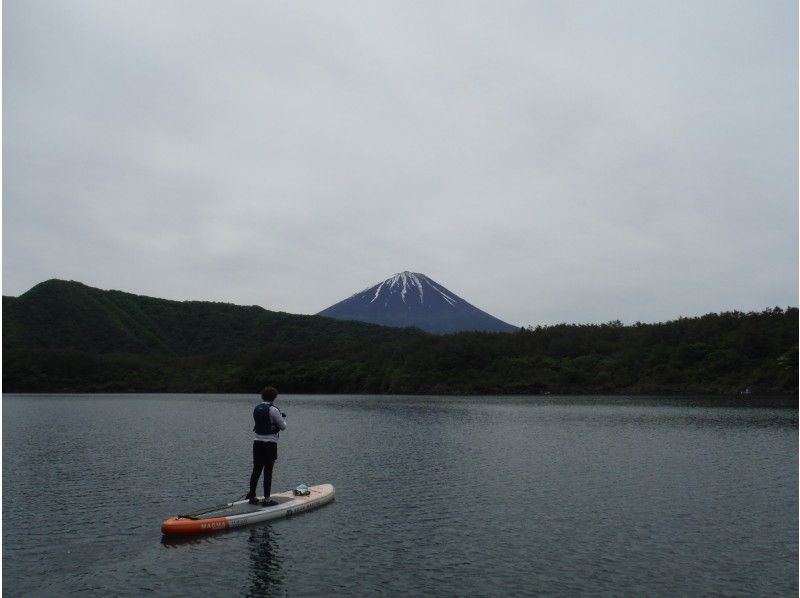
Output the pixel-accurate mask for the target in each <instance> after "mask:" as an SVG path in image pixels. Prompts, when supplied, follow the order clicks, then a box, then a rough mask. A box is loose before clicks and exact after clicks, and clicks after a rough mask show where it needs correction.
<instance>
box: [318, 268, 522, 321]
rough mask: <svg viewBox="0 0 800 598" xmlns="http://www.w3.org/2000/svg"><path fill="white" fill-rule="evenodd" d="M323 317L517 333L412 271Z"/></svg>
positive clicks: (359, 295)
mask: <svg viewBox="0 0 800 598" xmlns="http://www.w3.org/2000/svg"><path fill="white" fill-rule="evenodd" d="M319 315H322V316H329V317H333V318H338V319H343V320H361V321H365V322H373V323H375V324H383V325H385V326H417V327H419V328H422V329H423V330H428V331H430V332H458V331H462V330H488V331H502V332H511V331H514V330H516V327H515V326H512V325H511V324H506V323H505V322H503V321H501V320H498V319H497V318H495V317H494V316H491V315H489V314H487V313H485V312H483V311H481V310H480V309H478V308H477V307H474V306H473V305H471V304H470V303H468V302H466V301H464V300H463V299H461V298H460V297H459V296H458V295H456V294H455V293H453V292H451V291H449V290H448V289H446V288H445V287H444V286H442V285H441V284H439V283H437V282H436V281H434V280H432V279H430V278H428V277H427V276H426V275H425V274H421V273H419V272H410V271H408V270H405V271H403V272H399V273H397V274H395V275H393V276H390V277H389V278H387V279H386V280H384V281H383V282H380V283H378V284H376V285H374V286H371V287H369V288H366V289H364V290H363V291H361V292H359V293H356V294H355V295H353V296H351V297H350V298H348V299H345V300H344V301H340V302H339V303H337V304H335V305H332V306H331V307H329V308H327V309H325V310H323V311H321V312H320V313H319Z"/></svg>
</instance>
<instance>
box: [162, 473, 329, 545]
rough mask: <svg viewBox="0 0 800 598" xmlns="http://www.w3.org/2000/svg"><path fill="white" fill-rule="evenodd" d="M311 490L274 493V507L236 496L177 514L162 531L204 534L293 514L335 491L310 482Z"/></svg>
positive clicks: (323, 501) (319, 503) (326, 499)
mask: <svg viewBox="0 0 800 598" xmlns="http://www.w3.org/2000/svg"><path fill="white" fill-rule="evenodd" d="M308 490H309V494H308V495H307V496H295V494H294V492H293V491H292V490H288V491H286V492H281V493H280V494H273V495H272V496H270V500H273V501H275V502H276V503H278V504H276V505H274V506H271V507H262V506H260V505H251V504H250V503H249V502H248V501H247V500H237V501H236V502H232V503H228V504H226V505H221V506H219V507H216V508H214V509H210V510H207V511H203V512H202V513H196V514H188V515H176V516H175V517H170V518H169V519H167V520H166V521H164V523H162V524H161V532H162V533H164V534H167V535H182V534H204V533H208V532H215V531H219V530H224V529H230V528H234V527H242V526H245V525H250V524H251V523H258V522H260V521H269V520H270V519H278V518H280V517H290V516H292V515H297V514H298V513H302V512H303V511H308V510H310V509H315V508H317V507H321V506H322V505H324V504H327V503H329V502H331V501H332V500H333V498H334V496H335V494H336V492H335V491H334V488H333V486H332V485H331V484H320V485H318V486H309V487H308Z"/></svg>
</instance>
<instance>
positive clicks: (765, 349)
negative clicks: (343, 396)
mask: <svg viewBox="0 0 800 598" xmlns="http://www.w3.org/2000/svg"><path fill="white" fill-rule="evenodd" d="M392 280H393V279H389V280H388V281H386V282H385V283H384V284H383V287H382V288H374V290H372V295H371V297H372V298H374V297H376V296H377V297H378V299H376V300H375V301H374V303H378V301H380V300H383V301H385V302H386V303H387V304H391V303H392V301H394V300H395V299H396V297H395V299H393V298H392V295H391V294H390V293H388V291H392V290H393V291H394V294H395V295H399V297H400V298H399V301H400V303H401V304H403V299H405V301H406V302H408V301H410V300H411V299H412V298H415V297H416V298H417V300H419V299H420V297H417V294H420V295H421V299H422V302H424V303H422V302H420V303H421V304H427V303H430V302H432V301H433V298H434V297H437V296H441V301H444V302H445V303H447V304H448V305H450V306H454V305H455V304H456V303H457V301H458V298H457V297H456V296H454V295H453V294H452V293H449V292H448V291H447V289H445V288H444V287H442V286H441V285H438V284H436V283H435V282H433V281H430V286H429V285H428V283H426V282H424V281H423V280H422V279H421V278H420V276H419V275H416V281H415V280H414V279H412V278H411V276H410V275H409V274H406V276H405V286H404V285H403V277H402V276H401V275H398V278H397V281H396V282H395V284H394V288H392ZM417 282H418V283H419V285H418V286H417ZM412 284H413V286H414V287H415V289H416V291H417V293H415V292H414V291H413V289H412V288H411V285H412ZM433 285H435V286H436V289H438V290H431V289H432V288H433ZM387 286H388V289H387V288H386V287H387ZM378 287H381V285H378ZM404 288H405V294H403V289H404ZM445 295H446V296H447V298H445V297H444V296H445ZM448 299H449V300H448ZM406 305H407V303H406ZM797 339H798V310H797V308H796V307H793V308H787V309H786V310H782V309H780V308H773V309H767V310H765V311H763V312H761V313H746V314H745V313H741V312H732V313H728V312H726V313H723V314H718V315H717V314H708V315H706V316H702V317H699V318H681V319H680V320H676V321H674V322H666V323H661V324H638V323H637V324H636V325H634V326H622V325H621V324H620V323H619V322H611V323H608V324H600V325H569V324H559V325H556V326H545V327H541V326H537V327H536V328H535V329H534V328H530V327H528V328H524V329H519V330H518V331H517V332H516V333H515V334H496V333H487V332H471V333H462V334H458V335H434V334H428V333H426V332H423V331H421V330H419V329H418V328H391V327H384V326H376V325H375V324H369V323H365V322H348V321H340V320H336V319H333V318H327V317H320V316H302V315H292V314H287V313H280V312H271V311H268V310H265V309H262V308H260V307H256V306H239V305H232V304H229V303H212V302H204V301H170V300H166V299H157V298H154V297H144V296H141V295H133V294H130V293H123V292H120V291H104V290H100V289H96V288H92V287H89V286H86V285H84V284H81V283H79V282H67V281H63V280H49V281H47V282H43V283H41V284H39V285H36V286H35V287H34V288H32V289H31V290H29V291H28V292H27V293H24V294H22V295H20V296H19V297H3V351H2V362H3V364H2V365H3V368H2V370H3V392H58V393H69V392H225V393H241V392H247V393H253V392H258V391H259V390H260V389H261V388H263V387H264V386H265V385H266V384H271V385H274V386H276V387H277V388H278V389H279V390H280V391H281V392H283V393H367V394H376V393H381V394H383V393H386V394H407V393H410V394H482V395H488V394H540V393H548V392H549V393H553V394H559V393H560V394H586V393H588V394H602V393H628V394H629V393H638V394H642V393H644V394H648V393H649V394H659V393H682V394H697V393H724V394H728V393H737V394H738V393H739V392H741V391H743V390H746V389H750V390H751V391H752V393H753V394H755V393H757V392H788V393H790V394H791V395H792V397H793V398H792V399H791V400H792V401H794V403H793V404H795V405H796V400H797V399H796V397H797V380H798V377H797V365H798V357H797V346H798V345H797Z"/></svg>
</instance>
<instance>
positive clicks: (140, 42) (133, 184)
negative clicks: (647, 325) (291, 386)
mask: <svg viewBox="0 0 800 598" xmlns="http://www.w3.org/2000/svg"><path fill="white" fill-rule="evenodd" d="M797 25H798V14H797V3H796V2H794V1H790V0H787V1H779V0H771V1H769V2H765V1H764V0H755V1H752V2H736V1H730V0H719V1H714V2H707V1H696V0H695V1H684V2H665V1H664V0H656V1H654V2H648V1H644V0H632V1H629V2H616V1H600V2H583V1H582V2H574V3H573V2H565V1H564V0H553V1H533V0H526V1H524V2H503V1H495V0H492V1H488V0H487V1H483V2H464V1H461V0H458V1H452V2H443V1H435V2H406V1H401V0H395V1H393V2H361V1H358V2H356V1H353V2H348V1H339V2H320V1H314V2H294V1H291V2H290V1H288V0H287V1H282V2H264V1H263V0H258V1H254V2H245V1H239V2H218V1H217V2H199V1H197V0H191V1H184V2H178V1H172V0H137V1H135V2H133V1H131V0H123V1H113V0H98V1H84V0H62V1H58V2H54V1H37V0H6V1H5V2H3V294H5V295H19V294H21V293H23V292H25V291H26V290H28V289H29V288H30V287H32V286H33V285H35V284H37V283H39V282H41V281H43V280H47V279H49V278H60V279H70V280H78V281H81V282H84V283H86V284H88V285H91V286H96V287H100V288H104V289H119V290H124V291H129V292H133V293H138V294H144V295H151V296H157V297H164V298H169V299H179V300H184V299H200V300H213V301H227V302H232V303H237V304H245V305H253V304H254V305H260V306H263V307H265V308H267V309H273V310H282V311H288V312H293V313H306V314H308V313H316V312H318V311H320V310H322V309H324V308H326V307H328V306H329V305H331V304H333V303H336V302H338V301H339V300H341V299H344V298H345V297H348V296H350V295H352V294H353V293H356V292H357V291H360V290H362V289H364V288H366V287H369V286H371V285H373V284H376V283H378V282H380V281H381V280H383V279H385V278H387V277H389V276H390V275H392V274H394V273H395V272H400V271H403V270H411V271H415V272H422V273H424V274H427V275H428V276H430V277H431V278H433V279H434V280H436V281H438V282H440V283H441V284H443V285H444V286H446V287H448V288H449V289H450V290H451V291H453V292H454V293H456V294H458V295H460V296H461V297H462V298H464V299H466V300H467V301H470V302H471V303H473V304H474V305H476V306H477V307H479V308H481V309H483V310H485V311H488V312H489V313H491V314H492V315H495V316H497V317H499V318H501V319H503V320H506V321H508V322H510V323H513V324H517V325H536V324H548V323H556V322H606V321H609V320H614V319H620V320H622V321H623V322H625V323H632V322H635V321H637V320H639V321H642V322H655V321H663V320H668V319H674V318H677V317H680V316H692V315H699V314H703V313H708V312H716V311H723V310H731V309H739V310H745V311H747V310H760V309H763V308H765V307H768V306H774V305H779V306H784V307H785V306H787V305H797V303H798V296H797V295H798V188H797V178H798V121H797V119H798V107H797V90H798V64H797V56H798V53H797V43H798V40H797Z"/></svg>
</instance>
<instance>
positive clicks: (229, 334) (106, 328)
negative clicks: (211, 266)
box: [3, 279, 398, 356]
mask: <svg viewBox="0 0 800 598" xmlns="http://www.w3.org/2000/svg"><path fill="white" fill-rule="evenodd" d="M397 332H398V331H395V330H391V329H386V328H381V327H379V326H374V325H369V324H364V323H361V322H340V321H336V320H331V319H328V318H320V317H317V316H304V315H295V314H288V313H283V312H273V311H268V310H266V309H263V308H261V307H258V306H255V305H252V306H242V305H233V304H230V303H214V302H210V301H171V300H168V299H158V298H155V297H146V296H142V295H134V294H131V293H124V292H122V291H106V290H102V289H97V288H93V287H90V286H87V285H85V284H82V283H80V282H75V281H65V280H55V279H54V280H48V281H46V282H42V283H40V284H38V285H36V286H35V287H33V288H32V289H30V290H29V291H28V292H26V293H23V294H22V295H20V296H19V297H7V296H4V297H3V349H4V351H9V350H18V349H20V350H24V349H36V350H73V351H83V352H87V353H94V354H106V353H128V354H136V355H172V356H186V355H206V354H211V353H220V352H226V351H240V350H249V349H257V348H260V347H262V346H264V345H266V344H268V343H280V344H284V345H301V344H308V343H319V342H322V341H327V342H331V341H333V340H336V339H349V338H361V339H364V340H369V339H375V338H381V337H387V336H388V337H392V338H394V337H396V336H397Z"/></svg>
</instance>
